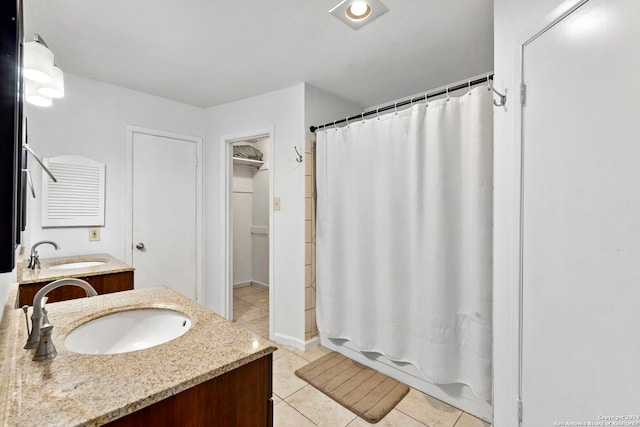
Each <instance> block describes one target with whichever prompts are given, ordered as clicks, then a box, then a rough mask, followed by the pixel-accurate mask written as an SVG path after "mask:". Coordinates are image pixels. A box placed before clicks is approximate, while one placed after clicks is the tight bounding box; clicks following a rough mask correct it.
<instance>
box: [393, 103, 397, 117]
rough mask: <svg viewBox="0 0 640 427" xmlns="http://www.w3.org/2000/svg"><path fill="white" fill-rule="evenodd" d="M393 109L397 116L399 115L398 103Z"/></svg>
mask: <svg viewBox="0 0 640 427" xmlns="http://www.w3.org/2000/svg"><path fill="white" fill-rule="evenodd" d="M393 109H394V111H395V113H396V116H397V115H398V103H397V102H396V104H395V105H394V106H393Z"/></svg>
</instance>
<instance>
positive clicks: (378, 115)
mask: <svg viewBox="0 0 640 427" xmlns="http://www.w3.org/2000/svg"><path fill="white" fill-rule="evenodd" d="M376 120H380V107H378V108H376Z"/></svg>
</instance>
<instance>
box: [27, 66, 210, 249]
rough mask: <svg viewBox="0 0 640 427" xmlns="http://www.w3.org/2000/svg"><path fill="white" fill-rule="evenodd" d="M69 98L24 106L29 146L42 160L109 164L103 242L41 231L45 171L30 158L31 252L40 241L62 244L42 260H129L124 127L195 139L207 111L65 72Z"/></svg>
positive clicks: (74, 232)
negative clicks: (74, 158) (92, 256)
mask: <svg viewBox="0 0 640 427" xmlns="http://www.w3.org/2000/svg"><path fill="white" fill-rule="evenodd" d="M65 86H66V96H65V97H64V98H62V99H59V100H56V101H55V102H54V104H53V106H52V107H50V108H39V107H33V106H30V105H27V104H25V114H26V116H27V118H28V128H29V143H30V145H31V146H32V147H33V148H34V149H35V150H36V152H37V153H38V154H40V155H41V156H43V157H51V156H57V155H61V154H77V155H81V156H85V157H88V158H90V159H93V160H95V161H98V162H101V163H105V164H106V203H105V204H106V207H105V209H106V212H105V227H104V228H103V229H102V230H101V240H100V241H98V242H89V232H88V229H87V228H84V227H81V228H48V229H42V228H41V207H42V199H41V195H42V189H41V186H42V178H41V169H40V167H39V166H38V165H37V164H36V162H34V161H33V160H32V159H30V160H29V162H30V163H29V164H30V169H31V171H32V174H33V178H34V182H35V185H36V191H37V194H38V195H39V196H38V198H37V199H32V198H30V197H29V202H28V219H27V224H28V228H27V232H26V233H25V235H26V237H25V239H24V245H25V247H26V248H27V249H28V248H29V247H30V245H31V244H32V243H34V242H36V241H38V240H43V239H48V240H54V241H55V242H57V243H58V244H59V245H60V250H59V251H55V250H53V248H51V247H50V246H43V247H42V248H41V250H40V251H39V252H40V256H41V257H43V258H46V257H51V256H66V255H75V254H86V253H100V252H106V253H109V254H111V255H113V256H115V257H116V258H118V259H121V260H124V259H125V249H126V248H125V224H126V222H125V142H126V141H125V140H126V134H125V126H126V125H128V124H131V125H138V126H144V127H148V128H154V129H160V130H165V131H170V132H177V133H182V134H187V135H193V136H203V134H204V110H203V109H202V108H198V107H192V106H189V105H185V104H181V103H178V102H175V101H170V100H167V99H163V98H159V97H156V96H151V95H147V94H144V93H141V92H135V91H132V90H129V89H125V88H122V87H119V86H113V85H110V84H106V83H102V82H98V81H95V80H90V79H87V78H84V77H80V76H76V75H73V74H70V73H65Z"/></svg>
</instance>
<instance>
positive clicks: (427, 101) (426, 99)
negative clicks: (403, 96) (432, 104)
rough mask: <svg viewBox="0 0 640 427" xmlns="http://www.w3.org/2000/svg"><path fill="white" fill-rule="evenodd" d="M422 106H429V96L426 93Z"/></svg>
mask: <svg viewBox="0 0 640 427" xmlns="http://www.w3.org/2000/svg"><path fill="white" fill-rule="evenodd" d="M424 106H425V107H428V106H429V95H428V94H427V93H426V92H425V94H424Z"/></svg>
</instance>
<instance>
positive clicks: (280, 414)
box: [233, 286, 490, 427]
mask: <svg viewBox="0 0 640 427" xmlns="http://www.w3.org/2000/svg"><path fill="white" fill-rule="evenodd" d="M233 304H234V305H233V319H234V320H235V321H236V322H238V324H240V325H242V326H244V327H246V328H248V329H250V330H251V331H253V332H254V333H256V334H258V335H260V336H262V337H265V338H269V292H268V291H267V290H265V289H262V288H259V287H256V286H244V287H241V288H236V289H235V290H234V293H233ZM277 346H278V351H276V352H275V353H274V355H273V394H274V396H273V402H274V425H275V427H289V426H291V427H305V426H328V427H343V426H345V427H346V426H349V427H361V426H370V425H375V426H379V427H392V426H395V427H424V426H428V427H489V426H490V424H488V423H486V422H484V421H482V420H480V419H478V418H476V417H473V416H472V415H469V414H467V413H465V412H463V411H461V410H459V409H456V408H454V407H453V406H450V405H447V404H446V403H444V402H441V401H439V400H437V399H434V398H432V397H430V396H428V395H426V394H424V393H422V392H419V391H417V390H415V389H413V388H412V389H411V391H410V392H409V394H407V396H406V397H405V398H404V399H402V401H401V402H400V403H398V405H397V406H396V407H395V408H394V409H393V410H392V411H391V412H390V413H389V414H388V415H387V416H386V417H384V418H383V419H382V420H381V421H380V422H379V423H377V424H370V423H368V422H366V421H365V420H363V419H362V418H359V417H358V416H357V415H356V414H354V413H353V412H351V411H349V410H347V409H345V408H344V407H342V406H341V405H340V404H338V403H336V402H334V401H333V400H332V399H330V398H329V397H327V396H325V395H324V394H322V393H321V392H319V391H317V390H316V389H315V388H313V387H312V386H310V385H309V384H307V383H306V382H305V381H303V380H301V379H300V378H298V377H297V376H296V375H295V373H294V372H295V370H296V369H298V368H300V367H301V366H304V365H306V364H307V363H309V362H311V361H313V360H315V359H317V358H319V357H321V356H322V355H324V354H326V353H328V352H329V350H327V349H325V348H323V347H318V348H314V349H313V350H310V351H307V352H303V351H300V350H298V349H296V348H293V347H289V346H283V345H280V344H278V345H277Z"/></svg>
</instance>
